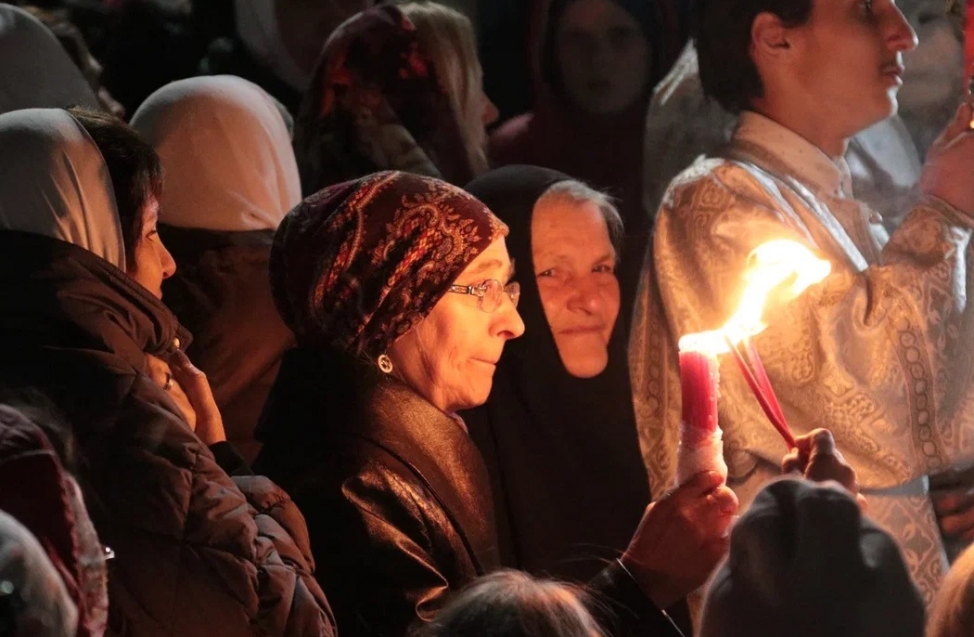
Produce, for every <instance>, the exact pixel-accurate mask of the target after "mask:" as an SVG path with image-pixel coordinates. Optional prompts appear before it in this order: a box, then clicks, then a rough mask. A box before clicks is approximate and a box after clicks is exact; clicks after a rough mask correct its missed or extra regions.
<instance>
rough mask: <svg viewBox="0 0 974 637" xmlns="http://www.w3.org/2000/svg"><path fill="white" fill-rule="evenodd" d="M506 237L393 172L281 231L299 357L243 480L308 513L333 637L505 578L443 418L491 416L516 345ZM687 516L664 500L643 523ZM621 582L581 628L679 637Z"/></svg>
mask: <svg viewBox="0 0 974 637" xmlns="http://www.w3.org/2000/svg"><path fill="white" fill-rule="evenodd" d="M506 236H507V226H505V225H504V224H503V223H502V222H501V221H499V220H498V219H497V217H495V216H494V214H493V213H492V212H490V210H488V209H487V207H486V206H485V205H484V204H483V203H481V202H480V201H478V200H477V199H474V198H473V197H472V196H471V195H469V194H467V193H466V192H464V191H462V190H460V189H458V188H456V187H454V186H451V185H449V184H447V183H445V182H442V181H440V180H437V179H434V178H431V177H425V176H420V175H414V174H407V173H401V172H383V173H376V174H374V175H370V176H368V177H364V178H362V179H359V180H357V181H352V182H346V183H343V184H338V185H336V186H331V187H329V188H327V189H325V190H323V191H321V192H319V193H318V194H316V195H313V196H312V197H309V198H308V199H306V200H305V201H304V202H303V203H302V204H301V205H299V206H298V207H297V208H295V209H294V210H292V211H291V212H290V213H289V214H288V216H287V217H286V218H285V219H284V222H283V223H282V224H281V226H280V228H279V229H278V231H277V234H276V236H275V240H274V247H273V248H272V252H271V261H270V270H271V287H272V289H273V292H274V298H275V301H276V303H277V306H278V309H279V311H280V312H281V315H282V317H283V319H284V321H285V323H287V324H288V326H289V327H291V328H292V330H293V331H294V333H295V335H296V337H297V342H298V348H297V349H296V350H292V351H291V352H289V353H287V354H285V357H284V360H283V362H282V364H281V370H280V373H279V375H278V378H277V381H276V383H275V385H274V387H273V389H272V390H271V394H270V396H269V398H268V402H267V405H266V407H265V409H264V413H263V415H262V417H261V422H260V424H259V425H258V429H257V435H258V438H260V439H261V440H262V441H263V442H264V447H263V449H262V451H261V453H260V455H259V456H258V458H257V463H256V465H255V468H256V469H257V470H259V471H260V472H262V473H264V474H265V475H267V476H270V477H272V478H273V479H274V480H275V481H276V482H277V483H278V484H280V485H281V486H282V487H283V488H284V489H285V490H286V491H287V492H288V493H289V494H290V495H291V496H292V497H293V498H294V500H295V501H296V502H297V503H298V506H299V507H300V508H301V510H302V512H303V513H304V515H305V517H306V519H307V522H308V530H309V533H310V535H311V546H312V551H313V553H314V557H315V560H316V561H317V565H318V566H317V569H316V577H317V578H318V581H319V582H320V583H321V585H322V588H323V589H325V591H326V594H327V595H328V599H329V602H330V604H331V607H332V609H333V610H334V612H335V616H336V621H337V623H338V625H340V626H341V630H342V635H343V637H359V636H361V637H366V636H369V637H373V636H381V637H386V636H400V635H406V634H408V633H409V632H410V630H411V629H413V628H415V627H417V625H419V624H422V623H424V622H427V621H429V620H431V619H433V618H434V616H435V615H436V612H437V611H438V610H439V609H440V607H441V606H442V605H443V603H444V601H445V598H446V596H447V594H448V593H450V592H451V591H456V590H459V589H460V588H462V587H463V586H466V585H467V584H469V583H470V582H471V581H472V580H474V579H475V578H477V577H478V576H481V575H483V574H485V573H487V572H489V571H491V570H494V569H496V568H498V567H500V566H502V565H504V563H503V562H502V560H501V553H500V550H499V548H498V541H497V534H496V530H495V526H494V514H493V504H492V501H491V491H490V481H489V478H488V474H487V470H486V468H485V466H484V462H483V459H482V458H481V455H480V453H479V452H478V450H477V448H476V446H475V445H474V443H473V442H472V441H471V439H470V437H469V436H468V434H467V429H466V425H465V424H464V422H463V420H462V419H461V418H460V417H459V416H457V415H456V413H457V412H458V411H459V410H464V409H470V408H473V407H476V406H478V405H482V404H483V403H484V402H485V401H486V400H487V396H488V395H489V393H490V391H491V386H492V384H493V377H494V372H495V369H496V366H497V362H498V360H500V358H501V353H502V352H503V350H504V346H505V344H506V343H507V341H509V340H511V339H513V338H517V337H519V336H520V335H521V333H522V332H523V331H524V323H523V322H522V321H521V318H520V316H519V315H518V313H517V310H516V303H517V301H518V296H519V287H518V285H517V284H516V283H514V282H512V277H513V276H514V264H513V263H512V262H511V259H510V257H509V256H508V252H507V247H506V243H505V240H506ZM528 275H529V276H530V273H528ZM701 482H706V478H703V479H701ZM714 486H716V485H711V489H713V487H714ZM696 488H698V490H699V489H702V488H703V487H702V486H701V485H697V487H696ZM724 491H725V492H715V493H714V497H712V498H710V499H709V500H708V504H709V505H710V506H711V508H712V509H713V511H714V513H713V514H714V515H721V511H722V510H726V509H728V508H734V509H736V501H734V500H733V494H731V493H730V491H729V490H724ZM731 504H733V505H734V506H733V507H730V506H729V505H731ZM690 505H691V503H690V502H689V500H687V499H686V498H682V499H681V498H680V497H677V498H675V499H671V500H670V501H669V502H667V503H665V504H664V505H663V506H662V507H657V508H656V509H654V511H652V512H650V513H649V514H647V517H655V518H659V516H664V515H665V514H666V511H667V510H669V511H670V512H672V511H675V510H682V509H685V508H688V507H690ZM691 513H692V512H690V511H687V514H688V515H689V514H691ZM730 513H733V511H731V512H730ZM730 513H729V514H728V521H729V515H730ZM650 526H652V524H650ZM653 530H654V531H655V532H656V533H652V532H646V533H642V534H640V533H639V532H637V534H636V536H637V537H636V539H634V540H633V542H632V543H631V545H630V550H631V551H632V552H633V553H634V554H639V555H644V554H645V553H646V552H647V550H648V547H649V546H650V545H653V544H655V542H656V541H658V539H659V535H660V534H664V535H665V534H668V533H670V532H671V531H675V530H677V529H675V527H674V528H659V525H656V526H655V527H653ZM686 546H687V547H690V549H691V550H692V551H697V550H701V547H700V546H699V545H698V544H696V543H694V542H693V541H688V542H687V543H686ZM627 566H628V567H631V569H632V570H635V571H636V572H637V573H643V574H644V571H641V570H640V568H641V563H640V560H639V559H632V560H629V561H628V563H627V565H626V566H624V564H623V563H622V562H619V563H614V564H613V565H611V566H610V567H609V568H607V569H606V570H605V571H603V572H602V573H600V574H599V576H598V577H597V578H596V580H595V581H594V582H593V589H594V590H595V591H596V592H597V593H598V595H599V596H598V600H599V604H598V608H595V609H594V610H596V612H597V613H598V612H600V611H605V610H609V611H612V610H618V611H620V612H619V614H618V615H616V616H614V618H613V621H616V620H618V623H617V624H613V625H612V628H611V630H610V631H608V634H611V635H628V634H641V635H674V634H675V635H678V634H679V633H678V631H676V629H675V628H674V627H673V625H672V624H671V623H670V622H669V620H668V618H667V617H666V616H665V615H664V614H663V613H662V612H660V611H659V610H658V608H659V606H658V605H655V604H654V603H653V601H651V600H650V598H649V597H648V596H647V595H644V592H645V591H644V590H642V589H641V587H640V586H639V584H637V582H636V579H638V578H639V575H638V574H637V575H636V579H634V577H633V576H632V575H630V574H629V572H627V570H626V568H627ZM642 581H645V578H643V579H642ZM605 616H607V615H606V613H605V612H602V613H601V615H600V617H605Z"/></svg>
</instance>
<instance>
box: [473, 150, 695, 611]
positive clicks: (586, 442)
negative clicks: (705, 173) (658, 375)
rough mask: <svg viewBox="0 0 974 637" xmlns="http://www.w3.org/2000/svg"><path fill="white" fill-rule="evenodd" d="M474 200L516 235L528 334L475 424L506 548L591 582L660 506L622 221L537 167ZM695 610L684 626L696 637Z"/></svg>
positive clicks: (514, 171) (486, 183)
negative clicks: (644, 435) (635, 395)
mask: <svg viewBox="0 0 974 637" xmlns="http://www.w3.org/2000/svg"><path fill="white" fill-rule="evenodd" d="M467 191H468V192H470V193H471V194H473V195H474V196H475V197H477V198H478V199H480V200H481V201H483V202H484V203H486V204H487V205H488V206H489V207H490V209H491V210H493V211H495V213H496V214H497V215H498V216H499V217H500V218H501V220H502V221H504V222H505V223H507V224H508V225H509V226H510V228H511V238H510V240H509V246H510V247H509V249H510V253H511V258H512V259H513V260H514V261H515V262H516V263H517V268H518V271H519V273H520V277H519V281H520V283H521V305H520V306H519V307H520V310H519V311H520V313H521V317H522V318H523V319H524V325H525V335H524V336H523V337H522V338H520V339H518V340H516V341H514V342H512V343H510V344H509V345H508V346H507V348H506V349H505V351H504V355H503V356H502V357H501V360H500V362H499V363H498V365H497V373H496V374H495V376H494V388H493V390H492V391H491V394H490V398H488V400H487V403H486V404H485V405H483V406H482V407H480V408H478V409H476V410H474V411H472V412H467V413H465V414H464V418H465V419H466V420H467V422H468V424H469V427H470V435H471V437H472V438H473V439H474V441H475V442H476V443H477V446H478V447H479V448H480V450H481V452H482V453H483V455H484V459H485V462H486V464H487V468H488V471H489V472H490V475H491V483H492V487H493V494H494V503H495V507H494V508H495V514H496V517H497V521H498V531H499V538H500V546H501V549H502V551H503V552H504V553H505V555H504V557H505V562H506V563H508V564H511V565H513V566H516V567H517V568H521V569H524V570H526V571H529V572H531V573H535V574H539V575H546V576H553V577H558V578H567V579H572V580H575V581H585V580H587V579H588V578H590V577H592V576H593V575H594V574H595V573H597V572H598V571H599V570H600V569H601V568H602V567H603V565H604V563H605V561H606V560H609V559H612V558H615V557H617V556H618V555H619V554H620V553H621V552H622V551H623V550H624V549H625V548H626V546H627V545H628V543H629V539H630V537H631V535H632V531H633V529H635V528H636V525H637V524H638V523H639V519H640V517H641V516H642V514H643V510H644V508H645V507H646V505H647V503H648V502H649V501H650V490H649V479H648V477H647V475H646V469H645V466H644V464H643V460H642V457H641V455H640V450H639V440H638V436H637V433H636V423H635V415H634V413H633V401H632V389H631V386H630V382H629V369H628V363H627V356H626V348H627V342H628V334H627V331H626V330H625V329H624V323H623V321H620V320H618V315H619V307H620V299H619V282H618V280H617V278H616V274H615V266H616V262H617V255H618V250H619V244H620V242H621V239H622V236H623V227H622V221H621V219H620V218H619V213H618V212H617V211H616V209H615V207H614V206H613V205H612V203H611V201H610V200H609V198H608V197H606V196H605V195H604V194H602V193H601V192H598V191H596V190H594V189H592V188H590V187H588V186H586V185H585V184H583V183H581V182H578V181H576V180H573V179H572V178H570V177H568V176H567V175H565V174H562V173H559V172H556V171H553V170H548V169H544V168H537V167H534V166H509V167H506V168H501V169H499V170H496V171H493V172H491V173H488V174H486V175H484V176H483V177H480V178H479V179H476V180H474V181H473V182H472V183H470V184H469V185H468V186H467ZM684 608H685V607H684V606H683V605H682V604H681V605H679V608H677V609H673V610H676V611H677V612H676V613H675V615H674V619H676V620H678V623H682V624H683V626H682V627H684V628H687V627H688V623H687V622H686V621H685V620H686V616H685V613H684V612H683V609H684ZM672 614H673V613H672V612H671V615H672ZM679 620H684V621H682V622H681V621H679Z"/></svg>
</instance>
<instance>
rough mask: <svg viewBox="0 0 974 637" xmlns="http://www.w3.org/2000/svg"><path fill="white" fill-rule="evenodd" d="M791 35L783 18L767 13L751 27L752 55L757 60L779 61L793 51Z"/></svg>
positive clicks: (760, 14) (759, 17)
mask: <svg viewBox="0 0 974 637" xmlns="http://www.w3.org/2000/svg"><path fill="white" fill-rule="evenodd" d="M788 36H789V33H788V29H787V28H785V25H784V24H782V22H781V18H779V17H778V16H776V15H775V14H773V13H769V12H767V11H765V12H764V13H759V14H758V15H757V17H756V18H754V23H753V24H752V25H751V55H752V56H754V57H755V59H756V60H757V59H761V58H764V59H778V58H781V57H782V56H784V55H787V54H788V53H789V52H790V50H791V43H790V42H789V39H788Z"/></svg>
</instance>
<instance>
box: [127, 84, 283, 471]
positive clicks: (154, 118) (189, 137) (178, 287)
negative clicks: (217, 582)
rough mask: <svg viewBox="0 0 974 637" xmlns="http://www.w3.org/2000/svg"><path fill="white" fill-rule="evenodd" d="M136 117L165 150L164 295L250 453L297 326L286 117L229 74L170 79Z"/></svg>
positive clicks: (233, 438) (233, 431) (238, 441)
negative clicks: (283, 276) (275, 260)
mask: <svg viewBox="0 0 974 637" xmlns="http://www.w3.org/2000/svg"><path fill="white" fill-rule="evenodd" d="M132 126H133V128H135V129H136V130H137V131H138V132H139V133H140V134H141V135H142V137H143V138H144V139H145V140H146V141H148V142H149V143H150V144H152V146H153V147H154V148H155V150H156V152H158V153H159V156H160V158H161V160H162V166H163V169H164V170H165V174H166V178H167V180H169V182H170V183H172V184H174V187H172V188H167V189H166V190H165V191H164V192H163V193H162V197H161V198H160V201H159V223H160V226H159V232H160V236H161V238H162V240H163V241H164V242H165V245H166V246H167V248H169V250H170V251H172V253H173V256H174V257H175V259H176V262H177V263H178V264H179V268H178V270H177V271H176V273H175V274H174V275H173V276H172V277H170V278H168V279H167V280H166V281H165V283H164V284H163V287H162V289H163V294H164V298H165V300H166V305H167V306H168V307H169V308H170V309H171V310H172V311H173V312H174V313H175V314H176V316H178V317H179V319H180V322H181V323H182V324H183V325H184V326H185V327H186V328H187V329H189V331H190V332H191V333H192V334H193V344H192V345H191V346H190V348H189V349H188V350H187V354H188V355H189V357H190V358H191V359H192V360H193V361H194V362H195V363H196V364H197V365H198V366H199V367H200V369H202V370H203V371H204V372H205V373H206V375H207V377H208V378H209V381H210V385H211V387H212V388H213V394H214V397H215V398H216V402H217V405H218V406H219V408H220V413H221V414H222V415H223V421H224V424H225V426H226V431H227V438H228V440H229V441H230V442H231V443H233V444H234V446H235V447H236V448H237V449H238V450H239V451H240V452H241V453H242V454H243V455H244V457H245V458H247V459H248V460H252V459H253V457H254V456H255V455H256V453H257V450H258V448H259V447H257V445H256V443H255V442H254V436H253V432H254V427H255V426H256V424H257V417H258V416H259V415H260V411H261V409H262V408H263V406H264V401H265V400H266V399H267V393H268V391H270V387H271V385H272V384H273V382H274V378H275V377H276V376H277V369H278V367H279V366H280V360H281V355H282V354H283V353H284V351H285V350H286V349H289V348H291V347H292V346H293V345H294V335H293V334H291V331H290V330H289V329H288V328H287V327H286V326H285V325H284V323H283V322H282V321H281V318H280V315H279V314H278V313H277V310H276V309H275V307H274V301H273V299H272V297H271V290H270V282H269V280H268V278H267V267H268V266H267V262H268V258H269V256H270V247H271V243H272V241H273V238H274V231H275V230H276V229H277V226H278V224H279V223H280V222H281V219H283V218H284V215H285V214H287V212H288V211H289V210H290V209H291V208H293V207H294V206H295V205H297V203H298V202H300V201H301V184H300V181H299V179H298V169H297V165H296V164H295V161H294V151H293V150H291V138H290V135H289V133H288V122H287V121H286V120H285V118H284V112H283V111H282V109H281V108H280V106H279V105H278V104H277V103H276V101H274V100H273V98H271V97H270V96H269V95H268V94H267V93H265V92H264V91H263V89H261V88H259V87H257V86H256V85H254V84H251V83H250V82H248V81H247V80H243V79H240V78H237V77H231V76H219V77H202V78H193V79H188V80H180V81H178V82H173V83H172V84H169V85H167V86H165V87H163V88H161V89H159V90H158V91H156V92H155V93H154V94H153V95H152V96H151V97H149V99H148V100H146V102H145V103H144V104H143V105H142V106H141V107H140V108H139V110H138V111H137V112H136V113H135V115H134V116H133V117H132Z"/></svg>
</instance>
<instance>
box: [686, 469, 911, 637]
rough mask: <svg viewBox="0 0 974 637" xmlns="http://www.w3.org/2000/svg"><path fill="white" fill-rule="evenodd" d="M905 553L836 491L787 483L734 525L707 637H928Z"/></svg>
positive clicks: (705, 626)
mask: <svg viewBox="0 0 974 637" xmlns="http://www.w3.org/2000/svg"><path fill="white" fill-rule="evenodd" d="M923 623H924V606H923V601H922V599H921V598H920V595H919V593H918V592H917V590H916V587H915V586H914V585H913V582H912V580H911V579H910V575H909V572H908V571H907V568H906V565H905V563H904V561H903V556H902V555H901V553H900V550H899V547H898V546H897V545H896V543H895V541H894V540H893V539H892V538H891V537H890V535H889V534H888V533H887V532H886V531H883V530H882V529H880V528H879V527H878V526H876V525H875V524H874V523H873V522H872V521H870V520H869V519H868V518H865V517H863V516H862V513H861V512H860V510H859V506H858V505H857V504H856V502H855V501H854V500H853V499H852V498H851V497H850V496H849V495H848V493H847V492H845V491H843V490H841V489H840V488H838V487H830V486H821V485H816V484H812V483H810V482H806V481H803V480H791V479H784V480H779V481H777V482H773V483H772V484H770V485H769V486H767V487H765V489H764V490H762V491H761V492H760V493H759V494H758V496H757V498H755V500H754V503H753V504H752V505H751V507H750V508H749V509H748V510H747V512H745V514H744V515H743V516H742V517H741V519H740V520H739V521H738V522H737V524H735V526H734V530H733V533H732V535H731V547H730V554H729V556H728V558H727V560H726V561H725V562H724V564H722V565H721V567H720V568H719V569H718V571H717V573H716V575H715V576H714V579H713V581H712V583H711V585H710V589H709V590H708V592H707V598H706V600H705V602H704V609H703V619H702V624H701V629H700V635H701V637H754V636H755V635H760V636H763V637H779V636H780V637H922V635H923Z"/></svg>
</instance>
